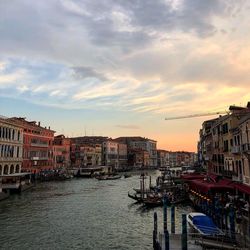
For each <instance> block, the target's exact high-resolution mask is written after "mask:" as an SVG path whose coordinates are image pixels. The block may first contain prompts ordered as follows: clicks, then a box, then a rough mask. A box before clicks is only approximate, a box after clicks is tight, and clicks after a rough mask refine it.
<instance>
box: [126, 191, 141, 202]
mask: <svg viewBox="0 0 250 250" xmlns="http://www.w3.org/2000/svg"><path fill="white" fill-rule="evenodd" d="M128 197H129V198H131V199H133V200H135V201H137V202H142V201H143V199H142V198H141V196H140V195H137V194H136V193H135V194H130V193H129V192H128Z"/></svg>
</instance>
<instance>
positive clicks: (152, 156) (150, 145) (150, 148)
mask: <svg viewBox="0 0 250 250" xmlns="http://www.w3.org/2000/svg"><path fill="white" fill-rule="evenodd" d="M115 141H117V142H120V143H125V144H127V147H128V151H131V150H133V149H136V150H142V151H147V152H148V153H149V166H150V167H153V168H156V167H157V149H156V143H157V142H156V141H154V140H151V139H148V138H145V137H140V136H131V137H118V138H116V139H115ZM135 165H136V164H135Z"/></svg>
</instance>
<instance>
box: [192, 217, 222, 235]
mask: <svg viewBox="0 0 250 250" xmlns="http://www.w3.org/2000/svg"><path fill="white" fill-rule="evenodd" d="M193 224H194V225H195V226H196V227H197V228H198V229H199V230H200V231H201V232H202V233H203V234H206V235H213V234H220V233H221V231H220V229H219V228H218V227H217V226H216V225H215V224H214V222H213V221H212V219H211V218H209V217H208V216H202V215H201V216H199V215H197V216H195V217H194V218H193Z"/></svg>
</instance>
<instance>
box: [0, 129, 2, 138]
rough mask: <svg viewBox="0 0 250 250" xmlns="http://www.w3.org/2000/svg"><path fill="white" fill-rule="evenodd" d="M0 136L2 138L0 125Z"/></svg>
mask: <svg viewBox="0 0 250 250" xmlns="http://www.w3.org/2000/svg"><path fill="white" fill-rule="evenodd" d="M0 138H2V127H0Z"/></svg>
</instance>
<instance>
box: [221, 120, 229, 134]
mask: <svg viewBox="0 0 250 250" xmlns="http://www.w3.org/2000/svg"><path fill="white" fill-rule="evenodd" d="M227 133H228V124H227V123H225V124H223V125H222V134H227Z"/></svg>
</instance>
